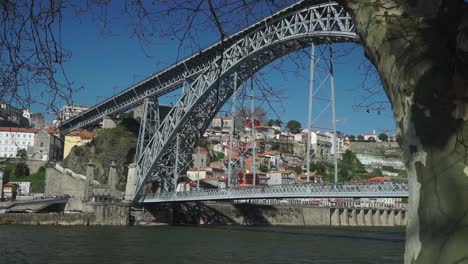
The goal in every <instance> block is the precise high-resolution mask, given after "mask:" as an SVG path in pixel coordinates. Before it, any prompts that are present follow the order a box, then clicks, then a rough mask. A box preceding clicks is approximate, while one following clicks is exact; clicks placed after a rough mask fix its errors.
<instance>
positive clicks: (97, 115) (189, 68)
mask: <svg viewBox="0 0 468 264" xmlns="http://www.w3.org/2000/svg"><path fill="white" fill-rule="evenodd" d="M320 4H323V6H322V7H321V6H320ZM307 10H309V11H307ZM311 16H312V18H311ZM275 22H279V23H280V24H277V25H276V26H277V27H279V28H275V29H274V30H275V31H276V33H277V34H279V35H278V37H282V38H284V37H287V36H292V35H296V34H298V33H299V32H297V31H296V29H299V30H302V31H307V32H309V33H312V32H315V33H317V37H318V35H320V38H322V39H321V40H320V41H324V40H325V39H326V38H327V37H332V38H333V39H334V40H337V38H342V39H341V40H342V41H344V39H347V40H354V39H355V35H354V34H353V33H352V32H353V31H354V24H353V23H352V21H351V18H350V17H349V15H348V14H347V13H346V12H344V10H343V9H342V8H341V7H339V6H338V5H337V4H335V3H332V2H331V1H330V0H303V1H300V2H298V3H297V4H295V5H292V6H290V7H288V8H286V9H284V10H282V11H280V12H277V13H275V14H274V15H272V16H270V17H268V18H266V19H264V20H262V21H259V22H257V23H255V24H254V25H252V26H250V27H248V28H246V29H244V30H242V31H240V32H239V33H237V34H235V35H233V36H231V37H230V38H227V39H225V40H224V41H223V42H222V43H221V42H218V43H216V44H214V45H212V46H210V47H208V48H206V49H204V50H202V51H200V52H198V53H196V54H194V55H192V56H190V57H188V58H186V59H184V60H182V61H181V62H178V63H176V64H174V65H172V66H170V67H168V68H165V69H163V70H161V71H159V72H158V73H155V74H154V75H152V76H150V77H148V78H147V79H145V80H143V81H141V82H139V83H138V84H135V85H134V86H132V87H130V88H129V89H127V90H125V91H122V92H121V93H119V94H117V95H115V96H112V97H110V98H108V99H106V100H104V101H103V102H101V103H99V104H97V105H95V106H93V107H91V108H90V109H88V110H87V111H86V112H84V113H83V114H81V115H80V116H77V117H75V118H72V119H71V120H69V121H67V122H65V123H63V124H62V125H61V126H60V133H62V134H67V133H69V132H71V131H73V130H75V129H78V128H82V127H85V126H89V125H92V124H96V123H99V122H100V121H101V120H102V119H103V118H104V117H106V116H112V115H115V114H119V113H122V112H125V111H127V110H129V109H132V108H134V107H135V106H138V105H140V104H142V103H143V101H144V99H145V98H147V97H151V98H155V97H159V96H161V95H164V94H167V93H169V92H171V91H173V90H175V89H178V88H179V87H180V86H182V84H183V83H184V82H188V83H190V82H192V81H193V80H195V79H196V78H197V77H198V76H199V75H200V74H204V73H206V71H207V69H208V68H210V67H211V66H212V65H213V63H214V62H215V61H219V58H220V55H221V54H222V53H223V52H225V50H226V49H227V48H228V47H231V46H233V45H235V44H236V43H238V42H239V41H240V40H242V39H243V38H245V37H246V36H249V35H255V34H257V33H259V32H262V33H260V34H265V33H269V32H265V31H264V30H263V29H265V27H266V25H267V24H271V23H275ZM295 27H297V28H295ZM271 29H273V28H271ZM290 30H292V31H290ZM307 32H301V33H307ZM340 32H341V33H349V34H337V33H340ZM270 33H271V32H270ZM319 33H320V34H319ZM327 35H328V36H327ZM256 37H257V38H256V39H258V37H262V35H257V36H256ZM265 37H267V36H266V35H265ZM343 38H344V39H343ZM259 44H260V43H259V42H257V43H252V45H255V46H257V47H258V45H259ZM260 45H262V44H260Z"/></svg>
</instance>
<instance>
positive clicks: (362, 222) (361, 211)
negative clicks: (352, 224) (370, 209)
mask: <svg viewBox="0 0 468 264" xmlns="http://www.w3.org/2000/svg"><path fill="white" fill-rule="evenodd" d="M357 225H358V226H365V225H366V220H365V215H364V209H359V211H358V215H357Z"/></svg>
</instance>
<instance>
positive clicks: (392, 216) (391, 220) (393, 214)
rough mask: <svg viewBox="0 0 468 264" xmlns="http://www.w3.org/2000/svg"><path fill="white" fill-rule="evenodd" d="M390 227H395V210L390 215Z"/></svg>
mask: <svg viewBox="0 0 468 264" xmlns="http://www.w3.org/2000/svg"><path fill="white" fill-rule="evenodd" d="M388 225H389V226H395V210H391V211H390V215H389V216H388Z"/></svg>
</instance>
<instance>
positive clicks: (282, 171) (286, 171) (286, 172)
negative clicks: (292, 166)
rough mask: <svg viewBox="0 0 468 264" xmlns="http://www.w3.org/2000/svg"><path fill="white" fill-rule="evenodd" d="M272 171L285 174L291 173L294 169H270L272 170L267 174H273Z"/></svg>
mask: <svg viewBox="0 0 468 264" xmlns="http://www.w3.org/2000/svg"><path fill="white" fill-rule="evenodd" d="M272 173H285V174H291V173H292V171H291V170H281V171H270V172H267V174H272Z"/></svg>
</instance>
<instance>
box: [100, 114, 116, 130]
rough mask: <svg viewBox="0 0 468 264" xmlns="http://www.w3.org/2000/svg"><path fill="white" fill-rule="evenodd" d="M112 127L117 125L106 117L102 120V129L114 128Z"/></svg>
mask: <svg viewBox="0 0 468 264" xmlns="http://www.w3.org/2000/svg"><path fill="white" fill-rule="evenodd" d="M114 127H117V123H115V121H114V120H113V119H112V118H110V117H108V116H106V117H104V118H103V119H102V128H114Z"/></svg>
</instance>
